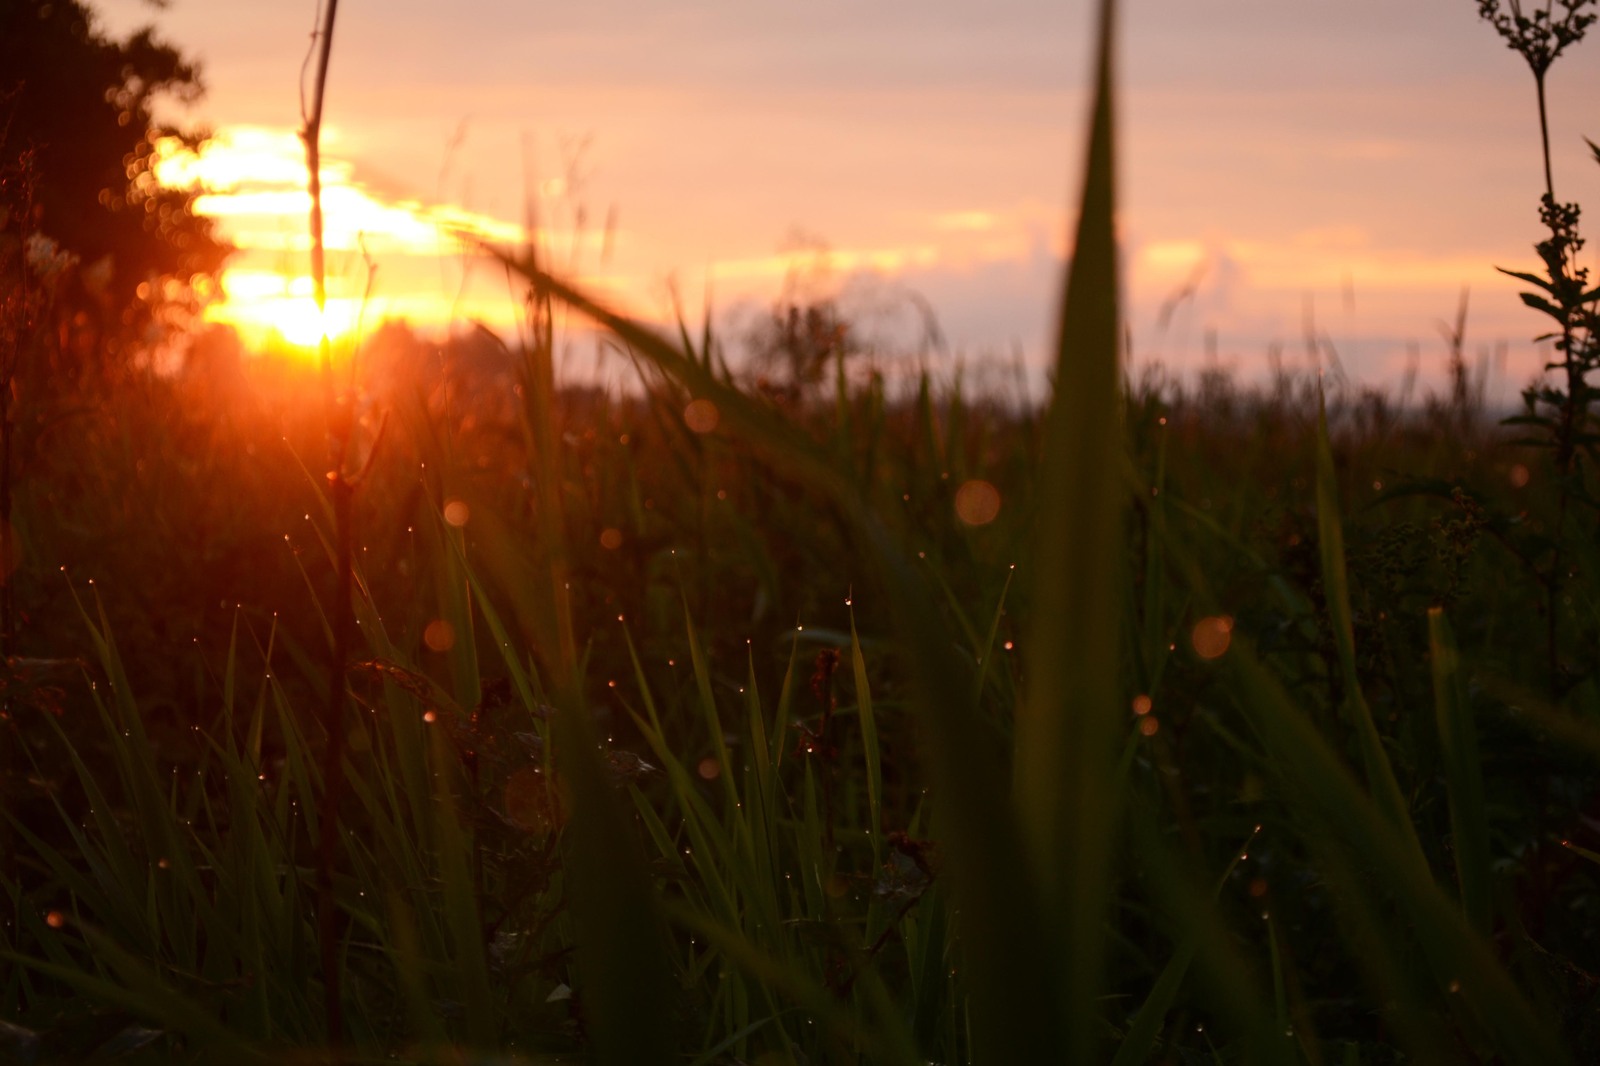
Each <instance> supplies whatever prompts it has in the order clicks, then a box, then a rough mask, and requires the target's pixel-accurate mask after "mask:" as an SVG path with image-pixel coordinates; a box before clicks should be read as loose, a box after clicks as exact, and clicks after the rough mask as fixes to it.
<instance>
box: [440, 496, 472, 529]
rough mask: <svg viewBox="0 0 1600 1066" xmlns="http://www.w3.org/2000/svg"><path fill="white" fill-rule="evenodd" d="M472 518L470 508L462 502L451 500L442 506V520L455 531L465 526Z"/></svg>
mask: <svg viewBox="0 0 1600 1066" xmlns="http://www.w3.org/2000/svg"><path fill="white" fill-rule="evenodd" d="M471 517H472V508H470V507H468V506H467V505H466V502H465V501H463V500H451V501H450V502H448V503H446V504H445V505H444V520H445V521H446V522H447V523H449V524H450V525H452V526H455V527H456V528H457V529H460V528H461V527H462V526H464V525H466V524H467V519H469V518H471Z"/></svg>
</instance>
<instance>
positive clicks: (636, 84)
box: [104, 0, 1600, 392]
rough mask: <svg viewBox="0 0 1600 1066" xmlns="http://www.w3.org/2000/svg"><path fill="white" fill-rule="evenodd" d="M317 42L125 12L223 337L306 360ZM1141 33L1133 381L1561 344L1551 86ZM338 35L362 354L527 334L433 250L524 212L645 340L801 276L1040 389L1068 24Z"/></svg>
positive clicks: (343, 214) (676, 23) (482, 12)
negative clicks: (1550, 163) (228, 334)
mask: <svg viewBox="0 0 1600 1066" xmlns="http://www.w3.org/2000/svg"><path fill="white" fill-rule="evenodd" d="M303 8H304V9H303V10H302V5H297V4H271V5H268V4H260V3H254V4H244V3H240V2H230V0H211V2H209V3H204V4H202V3H200V2H199V0H174V3H173V4H172V6H171V7H170V8H169V9H167V10H165V11H157V12H153V11H151V10H150V9H149V8H148V6H146V5H145V4H143V3H140V2H136V0H116V2H114V3H108V4H106V5H105V8H104V10H105V12H106V16H107V25H108V26H109V27H110V28H112V29H114V30H118V31H125V30H126V29H128V28H131V27H133V26H135V25H138V24H140V23H142V22H145V21H149V20H150V19H151V18H152V17H154V18H156V19H157V21H158V22H159V25H160V26H161V27H162V29H163V31H164V32H165V34H166V36H168V37H169V38H170V39H171V40H172V41H173V42H174V43H176V44H178V45H179V46H180V47H183V48H185V49H186V50H188V51H190V52H192V53H194V54H196V55H197V56H199V57H200V58H201V60H202V61H203V63H204V66H205V72H206V80H207V82H208V85H209V88H210V93H209V95H208V97H207V99H206V101H205V102H203V103H202V104H201V105H200V106H199V107H198V108H197V109H196V111H195V112H194V115H193V118H194V119H195V120H197V121H200V122H203V123H206V124H208V125H211V126H212V127H214V128H216V129H217V130H218V131H219V134H220V141H219V145H218V147H217V149H216V150H215V154H214V155H213V156H211V157H208V158H207V160H205V161H203V162H202V163H201V164H200V171H199V172H200V175H201V176H202V177H203V178H204V179H205V180H206V181H207V182H208V184H209V185H210V186H211V187H212V188H213V189H214V194H213V195H212V196H209V197H208V198H207V199H206V201H205V202H204V209H205V210H207V211H209V212H211V213H214V214H216V215H217V216H218V217H219V218H220V219H222V221H223V224H224V228H225V230H226V232H228V233H229V234H230V235H231V236H232V237H233V239H234V240H235V241H236V242H237V243H238V244H239V245H240V247H241V249H242V253H241V255H239V256H238V257H237V258H236V259H235V261H234V265H233V267H232V269H231V270H230V272H229V275H228V277H227V279H226V287H227V289H228V291H229V293H230V295H231V298H232V301H233V303H232V306H231V307H230V308H227V309H221V308H219V309H218V311H217V312H216V313H217V314H219V315H222V316H225V317H229V318H231V319H233V320H236V321H240V322H243V323H246V324H249V323H261V322H265V321H268V320H271V321H273V322H275V323H277V324H278V325H279V326H280V327H282V328H284V329H285V330H287V331H288V332H291V333H293V332H295V331H296V330H306V329H308V328H309V329H310V330H311V331H312V332H314V329H315V326H314V324H311V323H308V322H307V320H306V315H305V312H304V307H305V297H304V293H303V291H302V290H303V287H304V282H296V281H295V280H294V278H296V277H298V276H299V275H301V274H303V272H304V267H303V263H304V258H305V256H304V247H305V242H304V237H303V233H304V222H303V210H304V205H305V198H304V194H303V193H302V192H300V191H298V186H299V182H300V181H301V180H302V177H303V176H302V175H301V174H300V173H298V167H297V164H298V159H299V154H298V153H299V149H298V145H297V143H296V141H295V139H294V136H293V132H292V131H293V130H294V129H295V128H296V126H297V125H298V97H297V88H296V85H297V78H298V75H299V71H300V65H301V60H302V58H303V55H304V51H305V47H306V44H307V40H308V33H309V30H310V27H311V24H312V20H313V18H314V14H315V12H314V10H313V5H310V4H307V5H304V6H303ZM1125 12H1126V14H1125V19H1124V25H1125V28H1126V34H1125V37H1124V42H1123V50H1122V56H1123V85H1124V89H1125V95H1124V110H1123V122H1122V131H1123V136H1124V156H1123V163H1124V173H1123V181H1122V189H1123V195H1124V209H1123V214H1122V218H1121V222H1120V225H1121V230H1122V232H1123V235H1124V246H1125V249H1126V254H1127V286H1128V294H1129V302H1130V312H1129V317H1130V325H1131V328H1132V331H1133V335H1134V338H1135V345H1134V346H1135V354H1136V358H1137V359H1138V360H1140V361H1147V360H1149V359H1151V358H1154V357H1158V356H1159V357H1160V358H1162V359H1163V360H1165V361H1167V362H1168V363H1171V364H1175V365H1177V366H1180V367H1186V368H1194V367H1196V366H1199V365H1202V363H1203V356H1202V354H1201V353H1202V351H1203V350H1204V349H1205V341H1204V338H1205V336H1206V334H1207V332H1208V331H1215V335H1216V337H1217V345H1216V348H1217V351H1218V353H1219V355H1220V357H1221V359H1222V360H1223V362H1224V363H1226V364H1230V365H1234V366H1237V367H1238V368H1239V369H1240V370H1241V371H1242V372H1244V373H1256V372H1259V371H1260V370H1262V369H1264V367H1265V365H1266V359H1265V352H1266V350H1267V348H1268V346H1269V345H1270V344H1272V343H1274V342H1278V343H1281V344H1283V345H1284V346H1285V348H1286V350H1287V351H1288V352H1289V353H1290V356H1289V358H1288V360H1287V361H1288V362H1290V363H1291V364H1292V363H1293V362H1294V360H1295V358H1297V357H1298V356H1297V354H1296V353H1298V352H1300V351H1301V347H1302V345H1301V336H1302V333H1303V323H1304V321H1305V316H1306V309H1307V308H1308V307H1310V308H1312V309H1313V310H1314V315H1315V319H1316V321H1317V323H1318V326H1319V328H1321V329H1322V330H1324V331H1325V332H1326V333H1327V334H1328V336H1329V337H1330V338H1331V340H1332V341H1333V342H1334V343H1335V344H1336V345H1337V346H1338V347H1339V349H1340V351H1341V353H1342V354H1343V355H1344V359H1345V363H1346V365H1347V366H1348V367H1350V368H1351V370H1352V372H1353V374H1354V376H1356V377H1357V378H1358V379H1359V380H1362V381H1367V382H1372V383H1379V384H1382V383H1391V384H1392V383H1393V382H1394V381H1395V380H1396V379H1397V378H1398V376H1399V374H1400V373H1401V371H1402V370H1403V368H1404V365H1405V362H1406V358H1407V355H1406V353H1407V350H1408V348H1411V347H1416V348H1418V349H1419V350H1420V351H1421V353H1422V358H1423V361H1424V363H1423V369H1424V371H1425V372H1427V371H1429V370H1432V369H1435V368H1437V366H1438V365H1439V363H1440V362H1441V361H1442V358H1443V354H1442V353H1443V345H1442V342H1441V341H1440V340H1439V337H1438V331H1437V327H1436V323H1437V322H1438V320H1440V319H1443V318H1446V317H1449V316H1451V315H1452V314H1453V312H1454V309H1455V305H1456V302H1457V299H1458V294H1459V292H1460V290H1461V288H1462V287H1463V286H1470V288H1471V290H1472V314H1471V318H1470V325H1469V335H1470V337H1471V338H1472V340H1473V343H1474V345H1476V344H1485V345H1487V344H1491V343H1494V342H1497V341H1502V340H1503V341H1506V342H1508V344H1509V349H1508V350H1509V353H1510V359H1511V367H1510V371H1509V373H1508V375H1507V376H1506V378H1505V379H1504V380H1503V381H1502V382H1501V388H1502V390H1503V391H1506V392H1510V391H1514V389H1515V388H1516V387H1518V386H1520V385H1521V384H1522V383H1523V381H1524V380H1525V379H1526V377H1527V375H1528V373H1529V372H1531V369H1532V368H1533V367H1534V366H1535V365H1536V364H1537V361H1538V356H1537V354H1536V353H1535V351H1534V349H1533V346H1532V345H1531V344H1530V343H1528V341H1527V340H1526V338H1527V337H1528V336H1530V335H1531V334H1533V333H1535V332H1538V331H1539V329H1540V323H1539V322H1538V321H1537V320H1536V318H1535V317H1533V316H1532V315H1531V313H1528V312H1526V311H1525V310H1524V309H1523V308H1521V306H1520V305H1519V304H1518V302H1517V300H1516V296H1515V287H1514V284H1513V283H1510V282H1509V281H1507V280H1506V279H1503V278H1500V277H1499V276H1497V275H1496V274H1495V272H1494V270H1493V266H1494V265H1495V264H1503V265H1508V266H1513V267H1520V268H1527V267H1528V266H1529V265H1530V264H1531V262H1532V261H1533V253H1532V248H1531V245H1532V243H1533V241H1535V240H1536V239H1537V237H1538V230H1537V216H1536V210H1535V209H1536V203H1537V194H1538V191H1539V186H1540V169H1539V161H1538V155H1537V127H1536V124H1535V111H1534V103H1533V92H1532V83H1531V78H1530V76H1529V75H1528V73H1527V71H1526V70H1525V69H1524V68H1523V67H1522V66H1521V65H1520V62H1521V61H1520V60H1519V59H1518V58H1517V57H1516V56H1515V55H1513V54H1512V53H1511V52H1509V51H1507V50H1506V49H1505V48H1504V47H1503V46H1502V45H1501V44H1500V42H1499V41H1498V39H1496V38H1495V37H1494V35H1493V34H1492V32H1491V31H1490V30H1489V29H1488V28H1487V27H1486V26H1483V25H1481V24H1480V23H1479V22H1478V20H1477V17H1476V4H1474V3H1471V2H1470V0H1404V2H1399V0H1341V2H1340V3H1339V4H1312V3H1303V2H1298V0H1231V2H1227V3H1223V2H1217V3H1212V4H1195V3H1193V0H1129V2H1128V3H1127V4H1126V5H1125ZM340 20H341V21H340V25H339V29H338V31H337V35H336V42H335V49H334V60H333V76H332V80H331V85H330V97H329V104H328V122H329V124H330V132H329V137H328V139H327V145H326V153H327V180H328V182H329V186H330V193H329V201H328V212H329V224H330V230H329V234H330V242H331V244H332V246H333V247H334V248H336V249H338V254H336V255H335V257H334V272H335V280H334V283H333V293H334V297H335V302H334V305H333V307H334V309H335V314H337V315H342V316H344V317H345V318H349V317H350V316H352V315H353V314H354V309H355V308H356V307H357V306H358V305H359V303H360V295H361V292H362V290H363V287H364V285H365V280H366V279H365V270H364V268H363V260H362V256H361V252H360V250H359V247H358V239H357V238H358V235H362V236H363V238H364V239H365V241H366V248H367V252H368V254H369V255H370V256H371V257H372V259H373V261H374V262H375V263H376V264H377V266H378V272H377V275H376V278H375V279H374V284H373V294H374V295H373V299H372V300H371V302H370V303H369V304H368V305H367V309H366V317H367V320H368V321H375V320H376V319H379V318H382V317H384V316H387V315H397V316H404V317H408V318H411V319H413V320H414V321H417V322H420V323H423V324H430V325H440V324H443V323H447V322H456V321H463V320H465V319H467V318H471V317H477V318H481V319H484V320H486V321H488V322H490V323H491V324H495V325H500V326H504V325H506V324H507V323H509V322H510V321H511V319H512V316H513V315H514V303H513V301H512V299H511V297H510V295H509V294H508V292H507V289H506V284H505V281H504V278H503V277H497V276H496V275H495V272H494V271H492V270H490V269H489V268H487V267H486V266H484V265H482V264H477V265H474V264H472V263H470V262H469V261H468V260H467V259H466V258H464V257H463V255H462V254H461V252H460V249H459V248H458V247H457V246H456V245H455V244H454V242H452V241H451V240H449V239H441V237H440V236H439V233H438V224H440V223H443V224H446V225H448V226H451V227H460V228H465V229H468V230H473V231H476V232H479V233H482V234H484V235H485V236H486V237H489V238H490V239H497V240H498V239H505V240H509V239H514V238H515V237H517V236H518V235H519V232H520V230H519V226H518V223H520V222H521V221H522V219H523V217H524V205H525V203H527V202H528V200H529V199H530V197H531V198H532V199H533V201H534V202H535V203H537V204H538V205H539V209H540V217H541V219H542V220H544V221H545V223H546V224H547V225H548V226H549V228H550V230H551V233H550V235H549V236H550V240H551V241H552V243H553V244H554V245H555V246H556V247H557V248H558V249H560V250H561V251H562V254H563V256H565V257H567V258H568V261H569V262H571V263H572V265H573V266H574V268H575V269H576V271H577V272H578V273H579V274H581V275H582V276H584V277H586V278H588V279H589V281H590V283H591V284H594V285H597V286H600V287H603V288H605V289H607V290H608V291H610V292H611V293H613V294H614V296H615V297H616V298H617V299H618V300H620V301H622V302H624V303H626V304H627V305H628V306H630V307H632V308H633V309H634V310H636V311H638V312H640V313H643V314H648V315H654V316H664V315H665V314H666V311H667V307H668V299H667V296H666V293H667V291H668V282H669V280H671V279H676V281H677V283H678V285H679V287H680V288H681V289H682V291H683V293H684V297H685V301H684V302H685V303H686V304H688V306H689V307H691V308H698V307H699V306H700V303H701V297H702V286H703V284H704V283H705V282H706V280H707V279H710V280H711V282H712V285H713V290H714V293H715V297H716V303H717V306H718V307H719V308H722V309H724V313H725V315H727V316H729V317H728V321H730V322H733V321H736V320H737V317H738V308H739V305H740V303H741V301H746V307H747V308H748V307H756V308H759V307H760V306H763V305H764V304H765V303H767V302H769V301H771V300H772V299H774V298H775V297H776V295H777V293H778V291H779V289H780V287H781V285H782V282H783V279H784V276H785V274H786V273H787V272H788V271H789V270H790V269H791V268H793V267H794V266H795V265H796V263H797V262H803V263H806V264H809V265H811V266H813V267H815V266H818V265H821V266H823V267H825V269H823V270H821V271H820V272H819V276H820V278H821V280H820V281H819V282H818V284H820V285H823V286H829V285H831V286H833V287H835V288H843V289H844V290H845V291H846V293H847V298H848V299H849V300H852V301H855V302H856V304H857V306H858V307H859V308H860V309H861V313H862V314H864V315H869V316H870V315H871V314H873V313H874V311H873V310H872V309H873V308H878V307H881V306H883V305H884V304H885V303H886V302H892V301H893V299H894V298H895V297H896V294H903V293H906V292H915V293H917V294H920V295H921V296H923V297H925V298H926V299H927V301H928V302H929V303H930V304H931V305H932V307H933V308H934V310H935V311H936V312H937V314H938V316H939V319H940V322H941V325H942V327H943V330H944V333H945V334H946V336H947V337H948V339H949V341H950V343H951V346H952V347H953V348H954V349H955V350H956V351H958V352H960V353H963V354H965V355H966V356H967V357H968V358H969V359H971V360H980V359H981V358H982V357H983V356H984V355H985V353H994V352H1009V351H1010V350H1012V349H1013V348H1020V349H1021V350H1022V351H1023V352H1025V353H1026V354H1027V355H1028V356H1029V357H1030V358H1033V359H1035V360H1037V359H1039V358H1040V357H1041V355H1042V351H1043V348H1044V344H1045V341H1046V339H1047V337H1048V335H1049V331H1050V327H1051V318H1052V315H1053V308H1054V289H1055V286H1056V284H1057V278H1058V271H1059V255H1060V253H1061V249H1062V245H1063V235H1064V234H1065V232H1066V229H1067V225H1068V217H1067V205H1068V203H1069V201H1070V199H1071V196H1072V194H1073V193H1074V192H1075V184H1076V181H1075V178H1074V177H1073V174H1074V168H1075V165H1076V158H1077V155H1078V146H1079V142H1080V139H1081V135H1080V126H1081V122H1082V118H1083V99H1082V94H1081V86H1082V83H1083V82H1084V76H1085V67H1086V61H1087V41H1086V36H1085V31H1086V29H1087V27H1088V25H1089V12H1088V5H1087V4H1086V3H1085V2H1083V0H1077V2H1067V3H1062V2H1059V0H1050V2H1045V0H988V2H986V3H984V4H976V3H971V2H959V3H958V2H955V0H925V2H922V3H917V4H911V3H909V2H905V0H881V2H880V3H876V4H874V5H871V7H870V10H863V9H862V7H861V5H858V4H845V3H843V2H842V0H841V2H835V0H817V2H814V3H808V4H806V5H778V4H766V5H750V4H749V3H748V2H739V3H736V2H734V0H694V2H686V3H684V4H679V5H673V6H672V7H671V9H670V10H668V9H666V8H663V7H661V6H659V5H650V4H646V3H644V2H643V0H594V2H592V3H589V4H585V5H560V6H551V7H549V8H541V7H539V6H536V5H532V6H530V5H527V4H520V3H510V2H508V0H463V2H462V3H458V4H455V5H452V6H450V7H449V9H448V10H446V9H445V8H444V7H443V6H441V5H437V4H425V3H422V2H421V0H389V2H386V3H382V4H380V3H377V2H375V0H343V2H342V4H341V8H340ZM1595 49H1600V42H1597V41H1591V42H1589V43H1588V44H1587V45H1584V46H1580V47H1579V49H1578V50H1577V51H1576V52H1575V53H1574V54H1573V55H1571V56H1569V57H1568V58H1567V59H1565V60H1563V63H1562V65H1559V66H1558V67H1557V68H1556V71H1555V73H1554V75H1553V79H1552V86H1551V88H1552V112H1553V129H1552V133H1553V139H1554V141H1555V143H1556V146H1557V150H1558V151H1557V156H1558V158H1557V163H1556V166H1557V184H1558V189H1557V191H1558V193H1560V194H1561V195H1563V197H1565V198H1576V199H1581V198H1583V197H1584V196H1585V195H1587V194H1588V193H1590V192H1591V190H1593V189H1595V188H1596V187H1597V185H1600V183H1597V182H1596V180H1595V179H1596V178H1597V177H1600V169H1597V168H1596V167H1595V165H1594V163H1593V161H1592V160H1589V159H1588V158H1587V154H1588V153H1587V149H1586V148H1585V147H1584V145H1583V143H1582V140H1581V135H1582V134H1584V133H1588V134H1589V135H1591V136H1594V137H1597V138H1600V114H1595V113H1594V112H1593V111H1592V109H1591V107H1590V103H1589V102H1592V101H1593V100H1596V99H1600V62H1596V52H1595ZM176 166H177V165H176V164H175V170H174V173H176V172H177V170H176ZM580 212H581V215H582V221H583V225H582V227H581V229H578V228H576V227H575V223H576V222H577V221H578V220H579V216H580ZM608 221H609V225H608ZM575 234H576V236H575ZM819 247H822V248H827V249H829V254H827V255H826V256H819V255H818V253H817V251H816V249H818V248H819ZM1191 280H1194V281H1196V283H1197V284H1196V287H1195V291H1194V295H1193V297H1192V298H1190V299H1186V300H1185V301H1183V302H1182V303H1181V304H1180V305H1179V306H1178V307H1177V309H1176V311H1175V312H1174V313H1172V314H1171V315H1170V317H1169V319H1168V320H1167V325H1166V328H1165V329H1162V328H1160V326H1159V322H1160V311H1161V308H1162V306H1163V304H1164V303H1165V302H1166V301H1167V300H1168V299H1169V298H1170V297H1171V296H1172V295H1173V294H1174V293H1175V292H1177V291H1179V290H1180V289H1182V287H1183V286H1184V285H1185V283H1186V282H1188V281H1191ZM340 301H344V302H342V303H341V302H340ZM749 313H751V312H750V311H749V310H748V309H747V310H746V311H745V314H747V315H748V314H749ZM730 328H733V327H732V326H730Z"/></svg>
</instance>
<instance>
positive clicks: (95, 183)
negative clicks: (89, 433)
mask: <svg viewBox="0 0 1600 1066" xmlns="http://www.w3.org/2000/svg"><path fill="white" fill-rule="evenodd" d="M202 91H203V86H202V83H201V79H200V71H199V68H198V67H197V66H196V65H195V64H194V63H193V62H191V61H190V60H189V59H187V58H186V57H185V56H183V55H182V54H181V53H179V52H178V50H177V49H175V48H174V47H172V46H171V45H169V44H167V43H165V42H164V41H162V40H161V39H160V38H159V37H158V36H157V35H156V33H155V31H154V30H153V29H152V28H149V27H147V28H145V29H142V30H139V31H137V32H135V33H134V34H133V35H132V36H130V37H129V38H128V39H126V40H120V41H119V40H115V39H113V38H111V37H108V36H107V35H106V34H105V33H104V32H102V30H101V29H100V27H99V26H98V25H97V23H96V20H95V16H94V14H93V12H91V10H90V9H89V8H88V7H86V6H85V5H84V4H83V3H81V2H79V0H0V169H3V170H4V171H5V172H6V178H7V180H6V181H5V182H4V184H3V186H0V189H3V191H0V220H3V221H0V226H3V229H4V235H5V247H7V248H9V249H11V250H12V251H21V252H22V253H23V254H22V255H21V256H5V255H0V260H9V262H10V263H11V264H14V265H12V266H8V267H7V269H8V270H15V269H17V268H19V267H20V268H21V269H27V264H28V263H29V261H30V260H48V261H49V262H51V263H53V264H55V265H57V266H60V265H61V264H63V263H65V264H68V265H69V269H66V270H65V271H64V272H58V273H60V276H58V277H56V278H55V279H53V280H54V284H53V292H52V300H53V307H52V315H53V320H52V323H51V324H52V325H54V326H55V327H56V328H55V330H54V337H53V341H54V343H53V345H52V347H53V348H54V349H55V352H56V354H57V355H58V356H64V357H66V358H67V359H68V361H69V362H70V363H72V364H73V365H75V366H81V365H82V364H84V363H87V362H91V361H94V360H98V359H101V358H108V357H109V358H111V359H113V360H116V359H120V358H122V357H125V356H126V355H127V354H128V353H129V352H130V351H132V350H134V349H137V348H138V347H140V346H142V345H144V344H148V343H149V342H151V341H153V340H156V339H158V338H159V337H160V336H162V335H163V334H164V333H165V332H166V330H167V329H169V328H170V327H171V326H172V325H174V324H175V323H177V322H179V321H181V320H182V319H183V317H184V313H185V312H186V311H192V310H193V309H194V308H195V307H196V305H197V303H198V301H199V300H200V299H202V298H203V297H204V295H205V294H206V293H207V292H208V291H209V290H210V289H211V288H212V286H213V284H214V282H215V278H216V274H217V272H218V270H219V269H220V268H221V265H222V262H223V260H224V258H225V257H226V255H227V252H228V249H227V247H226V246H225V245H224V244H223V243H221V242H220V241H219V240H218V239H217V237H216V235H215V234H214V232H213V230H212V225H211V222H210V220H208V219H205V218H202V217H200V216H198V215H196V214H195V213H194V209H193V208H194V198H195V195H196V193H195V190H180V189H170V188H164V187H162V186H161V185H160V184H159V183H158V182H157V180H156V174H155V164H156V160H157V145H158V144H160V143H162V142H163V141H164V140H165V139H167V138H174V139H175V140H174V141H172V142H170V143H182V144H187V145H189V146H191V147H192V146H195V145H196V144H197V143H198V142H199V140H200V139H201V138H200V137H197V136H196V135H193V134H190V133H186V132H184V131H182V130H179V129H176V128H174V127H171V126H168V125H163V124H160V123H158V122H157V121H156V119H155V116H154V113H153V109H154V106H155V105H156V103H157V102H158V101H159V100H160V99H162V98H163V97H170V98H174V99H176V100H178V101H179V102H192V101H193V100H195V99H196V98H198V97H199V95H200V94H201V93H202ZM0 250H3V249H0Z"/></svg>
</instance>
